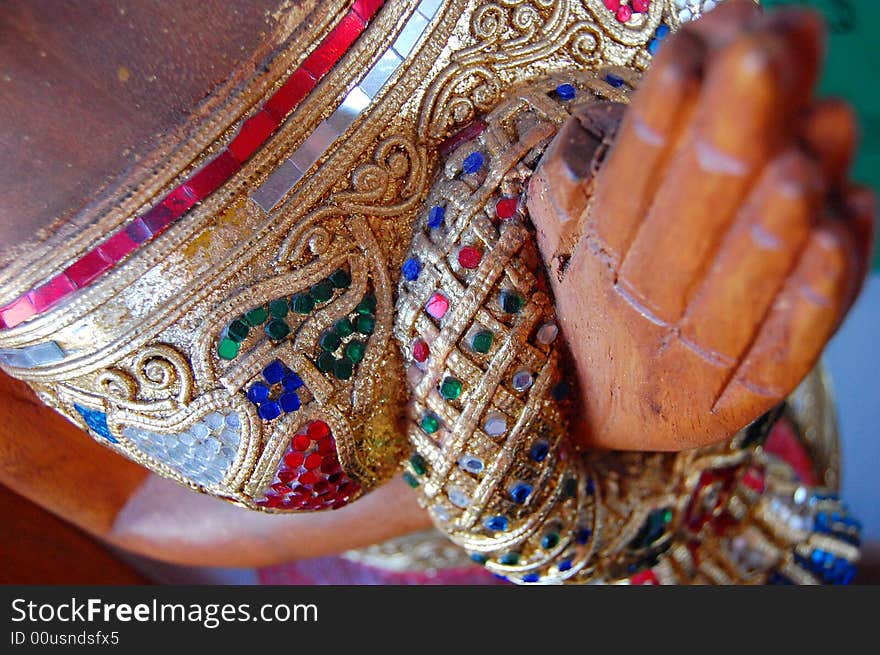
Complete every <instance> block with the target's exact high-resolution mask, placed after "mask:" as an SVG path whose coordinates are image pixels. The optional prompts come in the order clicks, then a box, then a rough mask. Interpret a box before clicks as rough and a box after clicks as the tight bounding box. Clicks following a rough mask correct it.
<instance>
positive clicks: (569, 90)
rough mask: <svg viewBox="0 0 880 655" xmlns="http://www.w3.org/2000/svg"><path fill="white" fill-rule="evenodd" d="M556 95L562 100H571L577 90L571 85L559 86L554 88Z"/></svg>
mask: <svg viewBox="0 0 880 655" xmlns="http://www.w3.org/2000/svg"><path fill="white" fill-rule="evenodd" d="M556 95H558V96H559V97H560V98H561V99H562V100H573V99H574V97H575V96H576V95H577V89H575V88H574V86H572V85H571V84H560V85H559V86H557V87H556Z"/></svg>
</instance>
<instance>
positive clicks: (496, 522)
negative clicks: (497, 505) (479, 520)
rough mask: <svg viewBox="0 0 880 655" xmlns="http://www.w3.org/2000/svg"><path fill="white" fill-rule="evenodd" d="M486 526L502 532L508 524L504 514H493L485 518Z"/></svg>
mask: <svg viewBox="0 0 880 655" xmlns="http://www.w3.org/2000/svg"><path fill="white" fill-rule="evenodd" d="M485 525H486V527H487V528H488V529H490V530H492V531H494V532H504V531H505V530H507V528H508V526H509V522H508V520H507V517H506V516H493V517H492V518H489V519H486V524H485Z"/></svg>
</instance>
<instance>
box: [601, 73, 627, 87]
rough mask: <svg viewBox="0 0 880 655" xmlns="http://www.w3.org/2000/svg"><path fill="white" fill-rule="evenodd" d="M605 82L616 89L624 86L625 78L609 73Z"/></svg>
mask: <svg viewBox="0 0 880 655" xmlns="http://www.w3.org/2000/svg"><path fill="white" fill-rule="evenodd" d="M605 81H606V82H608V84H610V85H611V86H613V87H616V88H619V87H621V86H623V78H622V77H620V76H619V75H615V74H614V73H607V74H606V75H605Z"/></svg>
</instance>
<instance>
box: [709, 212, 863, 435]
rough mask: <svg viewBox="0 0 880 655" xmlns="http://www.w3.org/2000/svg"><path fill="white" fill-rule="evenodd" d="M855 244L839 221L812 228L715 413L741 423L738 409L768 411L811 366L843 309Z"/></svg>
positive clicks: (851, 272)
mask: <svg viewBox="0 0 880 655" xmlns="http://www.w3.org/2000/svg"><path fill="white" fill-rule="evenodd" d="M853 248H854V244H853V240H852V233H851V232H850V231H849V230H847V229H846V227H845V226H844V225H843V223H842V222H840V221H836V220H835V221H831V220H826V221H823V223H822V225H820V226H819V227H817V228H815V229H814V231H813V232H812V234H811V235H810V238H809V240H808V242H807V245H806V247H805V249H804V252H803V255H802V256H801V258H800V260H799V261H798V264H797V266H796V267H795V269H794V271H793V272H792V274H791V275H790V276H789V278H788V279H787V280H786V282H785V284H784V286H783V288H782V290H781V291H780V293H779V295H778V296H777V297H776V299H775V300H774V302H773V304H772V306H771V308H770V311H769V312H768V315H767V318H766V320H765V321H764V322H763V324H762V325H761V328H760V330H759V331H758V333H757V336H756V338H755V341H754V343H753V344H751V347H750V348H749V350H748V352H747V353H746V355H745V357H744V358H743V359H742V362H741V363H740V364H739V366H738V367H737V368H736V369H735V370H734V371H733V374H732V376H731V378H730V380H729V382H728V383H727V384H726V385H725V386H724V387H723V388H722V390H721V392H720V393H719V396H718V400H717V402H716V403H715V406H714V407H713V412H714V413H716V414H718V415H720V417H721V418H722V419H726V420H728V421H737V420H738V421H741V424H745V422H748V421H749V420H750V419H751V418H752V417H744V416H743V417H740V416H736V412H737V411H741V409H740V408H751V409H752V410H754V409H757V410H758V411H759V412H762V411H766V410H767V409H769V408H770V407H772V406H773V405H774V404H775V403H777V402H778V401H779V400H780V399H782V398H784V397H785V396H786V395H788V393H789V392H790V391H791V390H792V389H794V387H795V386H797V384H798V383H799V382H800V381H801V379H802V378H803V377H804V376H805V375H806V374H807V373H808V372H809V370H810V369H811V368H812V367H813V366H814V365H815V363H816V360H817V359H818V358H819V355H820V354H821V352H822V349H823V348H824V347H825V344H826V343H827V341H828V339H829V338H830V337H831V335H832V334H833V333H834V330H835V329H836V327H837V325H838V323H839V320H840V317H841V315H842V314H843V312H844V311H845V309H846V294H847V290H848V288H849V285H850V280H851V277H852V275H853V274H854V272H855V271H854V268H855V267H854V266H853V261H854V258H853V254H854V253H853Z"/></svg>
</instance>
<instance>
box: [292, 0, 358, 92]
mask: <svg viewBox="0 0 880 655" xmlns="http://www.w3.org/2000/svg"><path fill="white" fill-rule="evenodd" d="M364 27H365V26H364V22H363V21H362V20H361V17H360V16H358V15H357V14H356V13H355V12H353V11H350V12H348V14H347V15H346V16H345V18H343V19H342V20H341V21H340V23H339V25H337V26H336V27H335V28H334V29H333V31H332V32H330V34H328V35H327V38H326V39H324V41H322V42H321V45H319V46H318V47H317V48H315V51H314V52H312V54H310V55H309V56H308V58H307V59H306V60H305V61H304V62H303V64H302V67H303V68H304V69H305V70H307V71H308V72H309V73H311V74H312V75H313V76H314V77H315V78H316V79H320V78H322V77H324V75H326V74H327V72H328V71H329V70H330V69H331V68H333V66H335V65H336V62H338V61H339V60H340V59H341V58H342V55H344V54H345V52H346V51H347V50H348V49H349V48H350V47H351V44H352V43H354V41H355V39H357V38H358V37H359V36H360V35H361V33H362V32H363V31H364Z"/></svg>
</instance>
